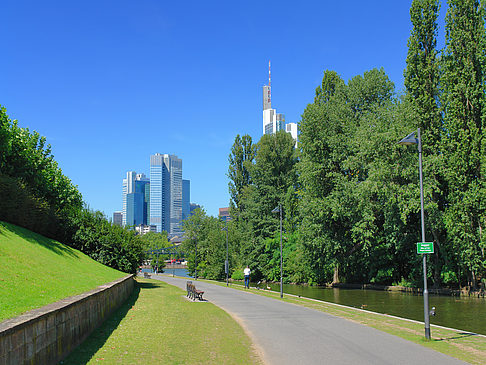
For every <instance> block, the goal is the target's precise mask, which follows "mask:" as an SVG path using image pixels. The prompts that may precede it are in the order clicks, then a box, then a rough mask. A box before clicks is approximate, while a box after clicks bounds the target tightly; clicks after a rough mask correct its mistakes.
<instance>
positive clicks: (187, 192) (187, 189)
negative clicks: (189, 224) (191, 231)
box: [182, 180, 191, 220]
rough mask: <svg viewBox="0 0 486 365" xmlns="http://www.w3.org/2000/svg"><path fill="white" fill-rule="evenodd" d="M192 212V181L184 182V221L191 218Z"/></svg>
mask: <svg viewBox="0 0 486 365" xmlns="http://www.w3.org/2000/svg"><path fill="white" fill-rule="evenodd" d="M190 212H191V181H189V180H182V220H185V219H187V218H189V213H190Z"/></svg>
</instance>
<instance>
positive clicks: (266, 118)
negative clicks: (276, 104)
mask: <svg viewBox="0 0 486 365" xmlns="http://www.w3.org/2000/svg"><path fill="white" fill-rule="evenodd" d="M270 66H271V64H270V61H268V85H263V134H274V133H277V131H279V130H281V129H283V128H284V123H285V116H284V115H283V114H280V113H277V111H276V110H275V109H272V86H271V85H272V72H271V67H270Z"/></svg>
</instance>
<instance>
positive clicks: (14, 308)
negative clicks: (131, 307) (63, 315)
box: [0, 222, 126, 321]
mask: <svg viewBox="0 0 486 365" xmlns="http://www.w3.org/2000/svg"><path fill="white" fill-rule="evenodd" d="M125 275H126V274H125V273H122V272H120V271H117V270H114V269H112V268H109V267H107V266H104V265H102V264H100V263H98V262H96V261H94V260H92V259H91V258H89V257H88V256H86V255H85V254H83V253H81V252H80V251H78V250H75V249H72V248H70V247H68V246H65V245H63V244H61V243H59V242H57V241H54V240H52V239H49V238H45V237H43V236H41V235H38V234H36V233H33V232H31V231H29V230H27V229H24V228H21V227H18V226H15V225H13V224H9V223H5V222H0V321H2V320H5V319H7V318H12V317H15V316H17V315H19V314H22V313H24V312H26V311H29V310H31V309H34V308H38V307H42V306H44V305H47V304H49V303H53V302H56V301H58V300H60V299H63V298H66V297H69V296H72V295H77V294H81V293H84V292H87V291H89V290H91V289H94V288H96V287H97V286H99V285H103V284H106V283H109V282H111V281H114V280H116V279H119V278H122V277H124V276H125Z"/></svg>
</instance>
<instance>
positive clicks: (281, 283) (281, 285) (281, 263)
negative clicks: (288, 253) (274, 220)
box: [272, 204, 283, 298]
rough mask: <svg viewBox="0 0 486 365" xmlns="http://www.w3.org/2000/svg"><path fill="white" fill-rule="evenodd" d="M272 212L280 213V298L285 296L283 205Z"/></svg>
mask: <svg viewBox="0 0 486 365" xmlns="http://www.w3.org/2000/svg"><path fill="white" fill-rule="evenodd" d="M272 213H280V298H283V250H282V205H281V204H279V205H278V207H276V208H275V209H274V210H272Z"/></svg>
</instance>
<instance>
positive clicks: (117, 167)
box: [0, 0, 447, 217]
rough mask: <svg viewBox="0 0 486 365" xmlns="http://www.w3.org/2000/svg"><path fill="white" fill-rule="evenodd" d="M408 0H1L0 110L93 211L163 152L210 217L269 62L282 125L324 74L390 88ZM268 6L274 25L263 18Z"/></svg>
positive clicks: (223, 202)
mask: <svg viewBox="0 0 486 365" xmlns="http://www.w3.org/2000/svg"><path fill="white" fill-rule="evenodd" d="M410 3H411V1H405V2H389V1H385V0H383V1H376V2H373V4H369V3H363V2H360V1H351V2H346V3H343V4H337V3H323V2H319V1H310V2H306V3H305V4H304V3H302V4H299V5H295V4H291V3H285V2H277V1H270V2H266V3H265V4H259V3H257V2H255V3H252V2H249V3H241V4H236V3H234V4H233V3H227V2H223V1H215V2H211V3H209V4H202V3H200V2H195V1H188V2H185V3H184V4H178V3H164V4H162V3H159V2H156V1H151V0H149V1H146V2H143V3H140V2H137V3H133V2H129V1H124V0H121V1H116V2H115V1H110V0H109V1H106V2H101V3H100V2H94V1H91V0H87V1H86V2H83V3H70V2H61V1H49V0H48V1H45V2H42V3H36V2H26V1H24V0H19V1H11V0H7V1H6V2H5V3H4V4H3V7H2V13H3V15H4V21H2V23H1V24H0V32H1V33H2V35H4V38H3V43H2V44H3V47H4V48H3V49H4V52H5V53H6V54H8V55H9V57H4V58H2V59H0V70H2V71H3V73H2V74H3V75H4V78H3V79H2V83H1V84H0V105H2V106H4V107H6V109H7V114H8V115H9V116H10V117H11V118H12V119H17V120H18V121H19V125H20V126H22V127H27V128H29V129H30V130H35V131H38V132H39V133H40V134H41V135H43V136H46V138H47V143H49V144H51V145H52V151H53V154H54V158H55V159H56V161H57V162H58V163H59V166H60V167H61V168H62V170H63V172H64V173H65V174H66V176H68V177H69V178H70V179H71V180H72V181H73V183H74V184H75V185H77V186H78V187H79V190H80V192H81V193H82V195H83V199H84V200H85V202H86V203H87V205H88V206H89V207H90V208H92V209H95V210H101V211H102V212H104V213H105V214H106V215H107V216H108V217H111V216H112V213H113V212H114V211H119V210H120V181H121V180H122V179H123V178H124V177H125V172H126V171H146V160H145V159H146V156H149V155H152V154H154V153H156V152H157V151H161V150H163V151H170V153H172V154H174V155H177V156H179V158H181V159H183V160H184V171H185V173H187V176H190V177H191V184H192V188H191V196H192V199H191V200H192V201H193V202H196V203H198V204H200V205H201V206H203V207H204V208H205V209H206V211H207V213H208V214H210V215H213V216H217V215H218V209H219V208H220V207H226V206H228V203H229V194H228V178H227V176H226V174H227V170H228V155H229V153H230V150H231V145H232V144H233V141H234V138H235V137H236V135H237V134H240V135H243V134H248V135H250V136H251V137H252V138H253V141H254V142H255V143H256V142H258V140H259V139H260V137H261V135H262V109H261V95H262V86H263V85H264V84H265V83H266V82H267V80H268V71H267V65H268V61H269V60H272V70H271V72H272V85H271V86H272V97H273V100H272V104H273V106H274V108H275V109H276V110H279V111H280V110H282V111H284V112H285V119H286V121H288V122H292V123H298V122H299V121H300V116H301V114H302V113H303V111H304V109H305V107H306V105H307V104H309V103H311V102H312V101H313V98H314V95H315V89H316V87H317V86H319V85H320V83H321V80H322V75H323V71H324V70H326V69H330V70H334V71H336V72H337V73H338V74H339V75H341V77H342V78H343V79H344V80H346V81H347V80H349V79H350V78H352V77H354V76H356V75H361V74H363V72H365V71H367V70H370V69H372V68H381V67H383V68H384V70H385V72H386V73H387V75H388V76H389V77H390V79H391V80H392V81H393V82H394V83H395V85H396V90H397V92H398V93H399V92H400V91H401V90H403V70H404V68H405V59H406V52H407V39H408V37H409V35H410V29H411V23H410V16H409V9H410ZM446 10H447V6H446V4H445V3H444V2H443V6H442V7H441V13H440V16H439V35H438V42H439V44H438V48H439V49H440V48H441V47H442V46H443V39H444V29H443V23H444V14H445V11H446ZM268 14H272V17H273V18H275V19H285V22H283V23H282V24H281V25H282V26H279V27H273V26H270V25H269V23H268ZM331 15H332V16H331ZM235 24H237V26H235ZM221 29H225V31H224V32H222V31H221ZM377 40H379V41H377ZM135 131H137V132H138V133H136V132H135ZM127 144H129V145H130V146H131V147H130V148H127ZM105 161H110V163H105ZM93 171H96V172H97V174H98V179H92V177H91V176H92V172H93ZM100 180H101V181H103V186H102V187H101V188H100V185H99V181H100Z"/></svg>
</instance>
